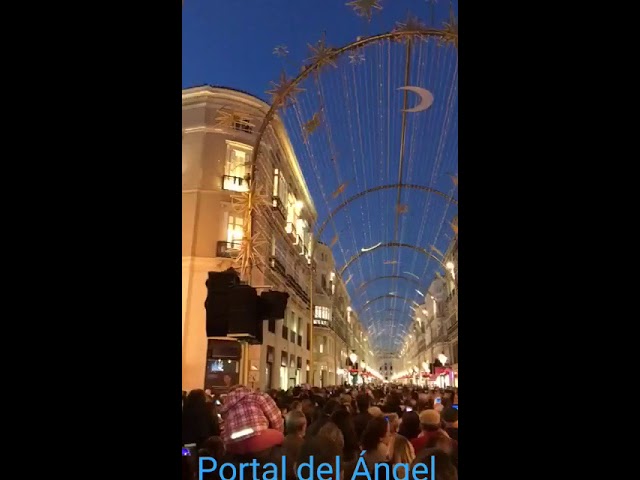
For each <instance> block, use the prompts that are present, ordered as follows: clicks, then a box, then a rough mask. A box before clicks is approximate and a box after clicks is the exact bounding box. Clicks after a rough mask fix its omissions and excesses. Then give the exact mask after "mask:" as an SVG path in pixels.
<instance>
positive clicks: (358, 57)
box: [349, 52, 365, 65]
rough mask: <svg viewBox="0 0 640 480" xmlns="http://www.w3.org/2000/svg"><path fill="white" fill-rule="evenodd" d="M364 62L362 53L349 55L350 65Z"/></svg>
mask: <svg viewBox="0 0 640 480" xmlns="http://www.w3.org/2000/svg"><path fill="white" fill-rule="evenodd" d="M364 60H365V58H364V53H362V52H353V53H352V54H351V55H349V63H350V64H352V65H359V64H361V63H363V62H364Z"/></svg>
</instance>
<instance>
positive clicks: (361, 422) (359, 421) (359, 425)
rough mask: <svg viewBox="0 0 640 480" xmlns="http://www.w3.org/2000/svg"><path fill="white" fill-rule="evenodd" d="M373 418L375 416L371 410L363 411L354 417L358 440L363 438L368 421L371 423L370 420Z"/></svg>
mask: <svg viewBox="0 0 640 480" xmlns="http://www.w3.org/2000/svg"><path fill="white" fill-rule="evenodd" d="M372 418H373V416H371V415H370V414H369V412H362V413H359V414H357V415H355V416H354V417H353V426H354V429H355V431H356V438H357V439H358V441H359V440H360V439H361V438H362V434H363V433H364V429H365V428H367V423H369V420H371V419H372Z"/></svg>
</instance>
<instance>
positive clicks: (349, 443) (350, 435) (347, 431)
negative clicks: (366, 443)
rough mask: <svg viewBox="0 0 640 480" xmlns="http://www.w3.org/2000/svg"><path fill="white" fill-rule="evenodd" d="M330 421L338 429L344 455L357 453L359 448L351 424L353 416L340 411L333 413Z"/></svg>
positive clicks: (353, 427)
mask: <svg viewBox="0 0 640 480" xmlns="http://www.w3.org/2000/svg"><path fill="white" fill-rule="evenodd" d="M331 421H332V422H333V423H334V424H335V425H336V426H337V427H338V428H339V429H340V431H341V432H342V436H343V437H344V453H345V454H349V453H352V452H354V451H357V450H358V449H359V447H360V443H359V442H358V437H357V436H356V429H355V426H354V424H353V416H352V415H351V414H350V413H349V412H348V411H346V410H344V409H341V410H337V411H336V412H333V415H331Z"/></svg>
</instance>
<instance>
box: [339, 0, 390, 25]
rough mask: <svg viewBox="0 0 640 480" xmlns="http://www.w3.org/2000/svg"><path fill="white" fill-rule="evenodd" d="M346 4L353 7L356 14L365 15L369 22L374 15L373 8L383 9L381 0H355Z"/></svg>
mask: <svg viewBox="0 0 640 480" xmlns="http://www.w3.org/2000/svg"><path fill="white" fill-rule="evenodd" d="M345 5H347V6H348V7H351V8H353V11H354V12H356V15H358V16H359V17H365V18H366V19H367V21H369V22H370V21H371V16H372V15H373V9H376V10H382V6H381V5H380V0H353V1H352V2H348V3H345Z"/></svg>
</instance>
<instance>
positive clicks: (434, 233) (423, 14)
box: [182, 0, 457, 350]
mask: <svg viewBox="0 0 640 480" xmlns="http://www.w3.org/2000/svg"><path fill="white" fill-rule="evenodd" d="M345 3H346V0H242V1H241V0H235V1H234V0H185V4H184V8H183V21H182V26H183V34H182V55H183V57H182V85H183V87H184V88H187V87H191V86H196V85H203V84H209V85H218V86H226V87H231V88H235V89H239V90H244V91H246V92H248V93H251V94H253V95H255V96H257V97H260V98H262V99H264V100H266V101H269V96H268V95H266V94H265V91H266V90H268V89H270V82H271V81H275V80H277V79H278V77H279V75H280V72H281V71H282V70H283V67H285V68H286V69H287V70H288V72H289V75H291V74H292V72H298V71H299V69H300V66H301V65H302V64H303V63H304V60H305V59H307V58H308V57H309V50H308V46H307V45H308V44H313V43H315V42H317V41H318V40H319V39H320V37H321V35H322V33H323V32H325V33H326V39H327V43H328V44H329V45H331V46H336V47H338V46H342V45H345V44H348V43H351V42H353V41H355V40H356V37H358V36H363V37H364V36H367V35H373V34H377V33H383V32H387V31H390V30H392V29H393V28H394V26H395V24H396V22H397V21H404V20H405V19H406V17H407V14H408V13H409V12H411V13H412V14H414V15H417V16H418V17H419V18H420V20H421V21H423V22H424V23H426V24H430V21H431V15H432V7H431V2H429V1H427V0H382V2H381V4H382V6H383V10H381V11H377V10H376V11H374V15H373V19H372V21H371V23H367V22H366V20H365V19H363V18H361V17H358V16H357V15H356V14H355V13H354V12H353V11H352V9H351V8H350V7H348V6H346V5H345ZM448 17H449V1H448V0H438V1H437V4H436V7H435V25H436V26H438V27H439V26H441V25H442V22H443V21H445V20H447V19H448ZM277 45H285V46H286V47H287V48H288V50H289V52H290V53H289V55H288V56H287V57H286V59H285V60H284V61H283V60H282V59H280V58H278V57H276V56H275V55H274V54H273V49H274V47H276V46H277ZM377 48H380V47H376V46H372V47H368V49H365V51H364V53H365V55H366V56H367V61H366V62H365V63H364V64H363V65H364V66H360V67H354V66H353V65H350V64H349V62H348V59H347V58H346V56H345V58H343V59H341V62H339V65H338V67H339V68H337V69H331V68H329V69H328V70H327V71H326V73H325V72H323V76H322V82H323V83H322V88H323V89H325V90H326V92H327V98H326V99H325V103H326V105H325V109H324V111H325V116H326V119H327V120H326V123H327V124H329V125H330V127H331V128H330V129H331V131H332V133H331V134H330V137H331V138H329V136H328V134H327V130H328V128H324V129H320V130H319V131H318V132H317V133H315V134H314V136H313V137H312V138H311V141H310V143H309V144H304V143H303V141H302V136H301V135H300V127H301V121H304V120H308V118H309V116H310V115H311V114H312V113H313V112H314V111H316V110H317V109H319V104H318V102H319V96H318V94H317V92H316V90H317V89H316V88H314V85H313V84H309V83H308V84H301V86H304V87H305V89H306V92H305V93H304V94H301V95H300V101H299V105H300V110H299V111H298V112H297V113H298V114H299V115H298V117H297V118H296V116H295V115H294V114H293V110H287V111H286V112H282V113H281V116H282V117H283V120H284V122H285V125H286V126H287V129H288V131H289V134H290V136H291V137H292V143H293V145H294V148H295V149H296V154H297V156H298V159H299V161H300V164H301V167H302V170H303V173H304V174H305V178H307V184H308V186H309V190H310V191H311V194H312V196H313V198H314V202H315V204H316V208H317V210H318V214H319V221H320V222H322V220H324V218H326V216H327V214H328V212H329V211H331V210H332V209H333V208H335V207H336V206H337V205H338V204H339V203H340V202H341V201H343V200H345V199H346V198H347V197H349V196H351V195H354V194H355V193H357V192H359V191H362V190H364V189H365V188H370V187H373V186H378V185H384V184H393V183H396V182H397V172H398V158H397V157H398V155H397V152H398V151H399V145H400V143H399V139H400V134H399V132H400V128H399V125H400V119H401V114H400V113H399V110H400V108H401V100H402V95H401V94H396V93H395V92H396V89H397V88H398V87H400V86H402V85H403V83H402V81H403V80H402V77H403V69H402V65H403V58H404V57H403V55H404V47H403V46H402V45H401V44H396V45H393V46H392V49H393V50H392V56H393V59H392V60H389V61H387V59H386V53H385V54H384V55H383V54H381V52H386V50H376V49H377ZM420 48H421V49H423V50H420V51H418V49H417V48H416V49H415V50H414V53H413V55H414V62H413V64H414V65H419V67H418V66H416V67H414V68H412V71H411V81H410V84H411V85H422V86H424V87H425V88H427V89H429V90H430V91H432V92H433V95H434V98H435V101H434V104H433V106H432V107H431V109H430V110H429V111H427V112H421V113H419V114H413V115H414V116H411V117H410V118H409V119H408V122H409V123H408V126H407V142H408V144H407V152H408V153H407V160H406V170H405V173H404V176H403V177H404V178H403V181H404V183H410V184H417V185H425V186H430V187H433V188H436V189H438V190H440V191H442V192H445V193H453V191H454V189H453V186H452V182H451V179H450V178H449V176H448V175H447V173H457V68H456V69H454V68H453V67H454V65H455V63H456V62H455V61H453V60H450V59H447V58H446V56H444V54H442V53H440V54H438V53H437V49H436V45H435V43H432V44H429V45H427V44H423V46H422V47H420ZM389 58H390V59H391V58H392V57H389ZM434 58H437V59H438V60H437V61H436V60H433V59H434ZM365 67H366V68H369V69H370V70H368V71H366V70H363V68H365ZM358 68H359V69H360V70H358ZM376 68H379V72H385V73H384V75H383V74H380V77H375V75H376V73H377V72H376V70H375V69H376ZM352 70H353V72H352ZM388 71H390V72H392V74H391V75H389V76H388V77H387V74H386V72H388ZM367 72H370V75H369V73H367ZM351 75H352V76H351ZM367 75H369V76H367ZM351 78H353V81H354V83H355V82H356V79H357V81H358V82H362V83H359V84H358V85H360V87H359V88H357V89H355V87H354V89H351V88H350V85H351V84H350V83H345V82H350V81H351ZM374 78H380V80H379V81H374V80H373V79H374ZM308 82H311V81H310V80H308ZM377 82H378V83H379V82H384V83H385V87H386V86H387V85H386V83H389V84H390V89H389V92H390V93H389V94H387V93H386V89H385V91H383V89H382V88H380V91H379V92H377V91H375V89H373V88H371V86H372V85H374V84H376V83H377ZM365 83H366V84H367V85H365ZM379 84H380V85H382V83H379ZM345 85H346V86H347V87H348V88H343V87H344V86H345ZM391 92H393V93H391ZM451 92H453V94H451ZM452 95H453V97H452ZM452 98H453V100H452ZM355 104H358V106H359V107H360V110H359V113H358V115H356V113H355V108H353V109H352V108H349V107H348V106H349V105H352V106H355ZM345 105H347V107H345ZM381 105H384V106H385V108H384V109H383V108H382V107H380V108H379V110H378V112H376V110H375V108H377V107H378V106H381ZM386 105H389V108H387V107H386ZM445 105H447V107H446V108H445ZM303 107H304V108H306V109H307V110H306V111H305V110H304V108H303ZM378 113H379V115H378ZM396 113H397V115H396ZM386 116H389V118H393V119H394V120H393V122H389V123H388V124H385V123H384V122H380V120H379V119H380V118H386ZM301 117H305V118H302V119H301ZM356 119H361V120H362V122H363V123H362V125H361V126H360V128H361V129H362V130H363V131H364V132H365V133H364V141H363V140H362V139H361V140H360V142H358V140H357V138H356V139H354V138H353V135H351V132H354V131H355V129H356V127H355V125H354V124H353V122H354V121H355V120H356ZM347 132H349V134H347ZM425 132H427V133H425ZM378 133H379V134H378ZM430 134H431V135H430ZM362 135H363V134H362V133H360V136H361V138H362ZM329 142H333V144H332V147H333V148H334V150H336V151H337V152H339V153H338V159H337V161H335V162H334V164H332V163H331V162H330V161H328V160H327V159H328V158H330V157H333V156H334V153H335V152H334V151H329V148H328V147H327V144H328V143H329ZM387 151H389V152H391V153H390V154H388V155H387V154H385V152H387ZM380 152H382V154H380ZM385 162H386V166H385ZM344 181H349V182H350V185H349V186H348V188H347V189H346V190H345V193H344V196H341V197H340V198H338V199H333V198H332V197H331V193H332V192H334V191H335V190H336V189H337V188H338V186H339V185H341V183H342V182H344ZM396 194H397V191H396V190H388V191H384V192H379V193H376V194H371V195H370V196H368V197H367V198H365V199H363V200H359V201H356V202H354V203H353V204H352V205H351V206H350V207H348V208H347V209H345V212H343V213H341V214H339V215H337V216H336V217H335V222H334V223H333V224H332V225H331V226H330V228H327V230H326V231H325V233H324V235H322V237H321V240H322V241H324V242H325V243H327V244H329V243H330V242H331V240H332V239H333V238H334V236H335V235H336V234H337V235H338V236H339V242H338V243H337V244H336V245H335V247H334V248H333V251H334V256H335V258H336V263H337V264H338V265H342V264H344V263H345V261H346V260H347V259H348V258H349V257H350V256H352V255H353V254H354V253H355V252H357V251H359V250H360V249H361V248H365V247H370V246H373V245H375V244H377V243H378V242H391V241H393V235H394V230H393V222H394V216H395V205H396ZM454 196H455V194H454ZM401 203H402V204H407V205H409V211H408V213H407V214H406V215H403V216H402V220H401V226H400V232H401V233H400V237H399V241H400V242H402V243H408V244H414V245H418V246H420V247H422V248H426V249H427V250H428V249H429V248H430V246H431V245H434V244H435V245H436V247H437V248H438V249H440V250H441V251H444V250H445V249H446V247H447V244H448V242H449V239H448V238H447V237H448V236H450V235H451V234H452V232H451V230H450V228H449V227H448V222H449V221H450V220H451V219H452V218H453V215H455V214H456V213H457V208H455V207H450V208H446V206H445V205H444V204H443V202H442V201H441V200H439V199H438V198H435V199H434V198H431V197H429V198H428V199H427V197H426V196H425V194H424V193H423V192H420V191H415V190H413V191H409V190H405V191H403V197H402V199H401ZM443 225H444V227H443ZM391 260H397V261H398V264H397V265H393V264H391V265H390V264H389V261H391ZM435 268H436V265H435V264H434V263H433V262H432V261H431V262H430V261H429V260H428V258H427V257H425V256H423V255H418V254H416V253H415V252H414V251H413V250H410V249H378V250H376V251H375V252H373V253H371V254H368V255H366V256H363V257H362V260H361V261H359V262H356V263H355V264H354V265H353V266H352V267H350V268H349V270H348V272H347V273H346V274H345V276H344V278H345V280H346V279H347V278H348V277H349V276H352V279H351V280H350V282H349V284H348V288H349V290H350V295H351V298H352V302H353V306H354V308H356V310H358V311H359V312H360V313H361V316H360V318H361V320H362V321H363V324H364V325H365V327H370V326H373V328H372V331H371V334H372V335H371V336H372V337H375V340H374V343H375V344H376V346H377V347H379V348H381V349H385V350H387V349H398V347H399V343H400V339H402V338H403V337H404V334H403V332H404V329H405V328H406V326H407V325H408V324H409V322H410V320H409V319H410V313H411V311H410V310H409V306H410V302H407V301H399V300H394V299H385V300H383V301H379V302H375V304H373V305H372V308H369V309H367V310H366V311H362V306H363V305H364V303H365V302H366V301H367V300H370V299H373V298H375V297H377V296H379V295H384V294H388V293H391V292H394V293H398V294H399V295H402V296H406V297H408V298H411V299H412V300H416V301H420V300H421V299H420V297H419V296H418V294H417V293H415V288H416V285H414V284H413V283H411V282H408V281H404V280H403V281H398V280H380V281H376V282H374V283H372V284H371V285H370V287H369V288H367V289H366V292H362V291H361V290H358V289H357V287H358V286H359V285H361V284H362V283H363V282H365V281H367V280H371V279H372V278H375V277H378V276H382V275H392V274H401V275H404V276H405V277H409V275H407V274H404V273H403V272H410V275H411V276H413V275H417V276H418V277H420V282H419V283H420V285H419V286H420V289H421V290H422V291H424V286H426V285H428V283H429V281H430V280H431V278H433V274H434V271H435Z"/></svg>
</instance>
